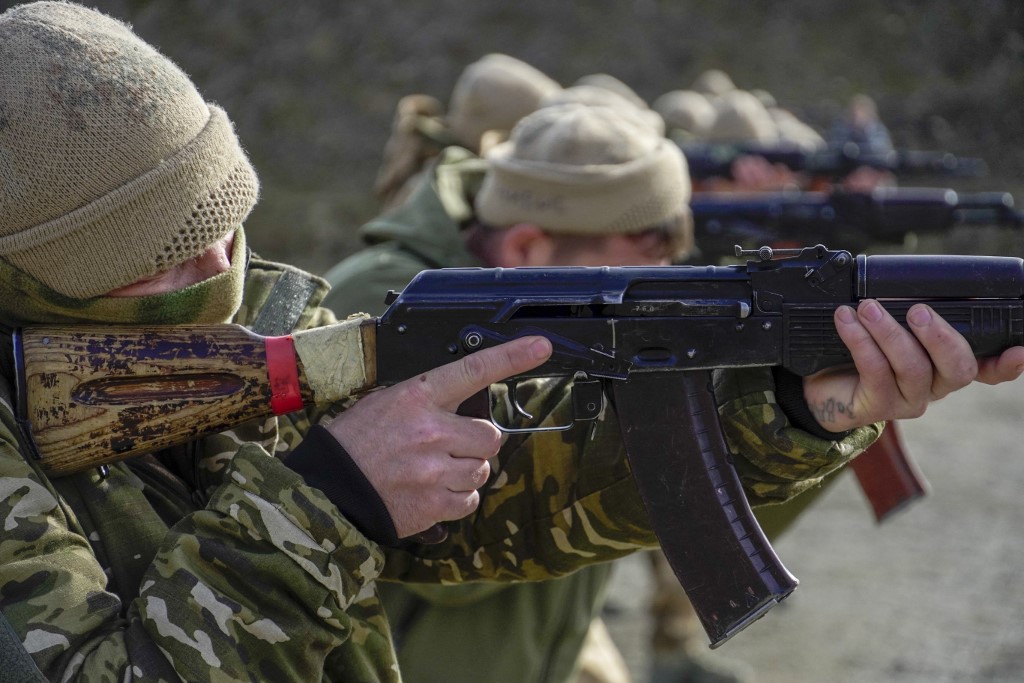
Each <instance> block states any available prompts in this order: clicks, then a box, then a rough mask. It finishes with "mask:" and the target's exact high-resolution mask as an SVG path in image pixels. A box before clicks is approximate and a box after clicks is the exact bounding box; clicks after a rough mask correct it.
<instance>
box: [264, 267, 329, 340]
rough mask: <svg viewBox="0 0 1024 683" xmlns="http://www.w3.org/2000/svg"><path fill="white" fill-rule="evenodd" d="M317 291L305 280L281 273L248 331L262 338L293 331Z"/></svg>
mask: <svg viewBox="0 0 1024 683" xmlns="http://www.w3.org/2000/svg"><path fill="white" fill-rule="evenodd" d="M317 289H318V285H317V283H316V282H314V281H312V280H310V279H309V278H307V277H303V276H302V275H300V274H299V273H297V272H295V271H292V270H283V271H281V275H280V276H279V277H278V278H277V280H276V281H275V282H274V286H273V288H271V290H270V294H269V295H268V296H267V300H266V302H265V303H264V304H263V307H262V308H260V312H259V314H258V315H257V316H256V319H255V320H254V321H253V322H252V325H250V326H249V329H251V330H252V331H253V332H255V333H256V334H260V335H263V336H265V337H279V336H281V335H285V334H288V333H289V332H291V331H292V330H293V329H295V325H297V324H298V322H299V318H301V317H302V313H303V312H304V311H305V310H306V306H307V305H308V304H309V300H310V298H312V296H313V293H314V292H316V291H317Z"/></svg>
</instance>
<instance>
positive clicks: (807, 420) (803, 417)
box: [772, 365, 853, 441]
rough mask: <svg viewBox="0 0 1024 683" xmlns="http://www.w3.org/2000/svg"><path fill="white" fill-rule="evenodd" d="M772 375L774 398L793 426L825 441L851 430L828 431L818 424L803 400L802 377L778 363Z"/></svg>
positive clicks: (838, 438) (832, 439) (773, 368)
mask: <svg viewBox="0 0 1024 683" xmlns="http://www.w3.org/2000/svg"><path fill="white" fill-rule="evenodd" d="M772 376H773V377H774V379H775V400H776V402H778V404H779V406H780V407H781V408H782V412H784V413H786V417H788V418H789V422H790V424H792V425H793V426H794V427H797V428H798V429H802V430H804V431H805V432H808V433H809V434H812V435H813V436H816V437H818V438H819V439H825V440H826V441H840V440H842V439H844V438H846V436H847V435H848V434H849V433H850V431H853V430H848V431H845V432H830V431H828V430H827V429H825V428H824V427H822V426H821V425H820V424H818V421H817V420H816V419H814V414H813V413H811V409H810V408H809V407H808V405H807V401H806V400H804V378H803V377H801V376H800V375H797V374H795V373H792V372H790V371H789V370H786V369H785V368H783V367H781V366H778V365H776V366H774V367H772Z"/></svg>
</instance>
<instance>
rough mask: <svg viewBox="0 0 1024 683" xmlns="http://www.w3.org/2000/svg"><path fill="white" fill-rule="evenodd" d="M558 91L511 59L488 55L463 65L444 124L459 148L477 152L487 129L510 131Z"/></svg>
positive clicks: (540, 75) (551, 82)
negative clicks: (542, 101)
mask: <svg viewBox="0 0 1024 683" xmlns="http://www.w3.org/2000/svg"><path fill="white" fill-rule="evenodd" d="M561 89H562V86H560V85H559V84H558V83H557V82H555V81H554V80H553V79H551V78H550V77H548V76H547V75H545V74H544V73H542V72H541V71H539V70H538V69H536V68H534V67H533V66H530V65H529V64H527V63H526V62H523V61H521V60H519V59H516V58H515V57H511V56H509V55H506V54H500V53H492V54H488V55H485V56H484V57H481V58H480V59H479V60H477V61H475V62H473V63H472V64H470V65H469V66H467V67H466V68H465V69H464V70H463V72H462V74H461V75H460V76H459V79H458V80H457V81H456V83H455V87H454V88H453V90H452V96H451V100H450V101H449V103H448V116H447V123H448V126H449V127H450V128H451V132H452V134H453V135H454V136H455V139H456V140H457V141H458V143H459V144H460V145H462V146H463V147H465V148H466V149H469V150H472V151H474V152H478V151H479V150H480V137H481V136H482V135H483V134H484V133H486V132H487V131H489V130H503V131H509V130H512V127H513V126H514V125H516V122H517V121H519V119H521V118H522V117H524V116H526V115H527V114H529V113H530V112H532V111H534V110H535V109H536V108H537V107H538V106H540V102H541V100H543V99H544V98H545V97H547V96H549V95H551V94H552V93H556V92H558V91H559V90H561Z"/></svg>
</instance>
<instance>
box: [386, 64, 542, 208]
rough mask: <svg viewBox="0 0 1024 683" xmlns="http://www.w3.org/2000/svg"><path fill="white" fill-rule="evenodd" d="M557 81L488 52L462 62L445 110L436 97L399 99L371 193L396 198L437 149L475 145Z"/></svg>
mask: <svg viewBox="0 0 1024 683" xmlns="http://www.w3.org/2000/svg"><path fill="white" fill-rule="evenodd" d="M561 89H562V88H561V86H560V85H559V84H558V83H557V82H555V81H554V80H552V79H551V78H549V77H548V76H547V75H545V74H544V73H542V72H540V71H538V70H537V69H535V68H534V67H532V66H530V65H529V64H527V63H526V62H523V61H520V60H518V59H516V58H515V57H510V56H509V55H505V54H500V53H492V54H488V55H485V56H484V57H481V58H480V59H479V60H477V61H476V62H473V63H472V64H470V65H469V66H467V67H466V68H465V69H464V70H463V71H462V73H461V75H460V76H459V78H458V80H457V81H456V82H455V86H454V88H453V89H452V94H451V98H450V100H449V102H448V111H447V113H445V110H444V106H443V105H442V104H441V102H440V101H438V100H437V98H435V97H432V96H430V95H424V94H414V95H407V96H406V97H403V98H402V99H401V100H399V102H398V106H397V107H396V110H395V118H394V121H393V122H392V127H391V136H390V137H389V139H388V141H387V142H386V143H385V146H384V156H383V160H382V162H381V167H380V169H379V171H378V172H377V180H376V182H375V184H374V193H375V194H376V196H377V199H378V200H380V202H381V205H382V206H383V208H385V209H387V208H390V207H392V206H395V205H397V204H400V203H401V202H402V200H404V199H405V198H406V197H407V196H408V193H409V190H410V188H411V187H412V186H413V185H415V182H416V176H417V174H418V173H419V172H420V171H422V169H423V167H424V165H425V164H426V163H427V162H429V161H430V160H431V159H433V158H434V157H436V156H437V155H438V154H439V153H440V152H441V150H442V149H444V148H445V147H448V146H450V145H459V146H461V147H464V148H466V149H468V150H469V151H471V152H473V153H479V151H480V139H481V137H482V136H483V134H484V132H486V131H489V130H499V131H505V133H506V134H507V133H508V131H510V130H512V127H513V126H514V125H515V124H516V122H517V121H518V120H519V119H521V118H522V117H523V116H525V115H527V114H529V113H530V112H532V111H533V110H535V109H536V108H537V107H538V106H539V105H540V102H541V100H542V99H543V98H545V97H547V96H549V95H551V94H552V93H556V92H558V91H560V90H561Z"/></svg>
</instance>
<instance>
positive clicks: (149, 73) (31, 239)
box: [0, 2, 259, 299]
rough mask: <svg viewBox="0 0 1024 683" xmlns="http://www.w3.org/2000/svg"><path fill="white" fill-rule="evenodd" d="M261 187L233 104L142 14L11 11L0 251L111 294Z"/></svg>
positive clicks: (73, 293)
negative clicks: (211, 90)
mask: <svg viewBox="0 0 1024 683" xmlns="http://www.w3.org/2000/svg"><path fill="white" fill-rule="evenodd" d="M258 189H259V186H258V182H257V179H256V173H255V171H254V170H253V168H252V166H251V165H250V163H249V161H248V159H247V158H246V156H245V153H244V152H243V151H242V149H241V147H240V145H239V142H238V139H237V138H236V137H235V134H234V131H233V130H232V126H231V123H230V122H229V121H228V118H227V116H226V115H225V113H224V112H223V111H222V110H221V109H220V108H218V107H216V106H214V105H210V104H207V103H206V102H204V101H203V98H202V97H201V96H200V94H199V93H198V92H197V91H196V89H195V87H194V86H193V84H192V83H191V81H190V80H189V78H188V77H187V76H186V75H185V74H184V73H183V72H182V71H181V70H180V69H179V68H178V67H177V66H175V65H174V64H173V63H171V62H170V61H169V60H168V59H167V58H166V57H164V56H163V55H161V54H160V53H159V52H157V51H156V50H155V49H153V48H152V47H150V46H149V45H147V44H146V43H145V42H143V41H142V40H140V39H139V38H138V37H137V36H135V35H134V34H133V33H132V32H131V30H130V29H129V27H128V26H126V25H125V24H122V23H121V22H119V21H116V20H114V19H112V18H110V17H107V16H105V15H103V14H101V13H99V12H96V11H94V10H91V9H87V8H85V7H82V6H79V5H75V4H71V3H65V2H35V3H30V4H25V5H19V6H17V7H14V8H12V9H9V10H7V11H6V12H4V13H3V14H0V258H3V259H4V260H6V261H8V262H9V263H11V264H13V265H14V266H15V267H17V268H18V269H20V270H21V271H23V272H25V273H27V274H28V275H30V276H31V277H33V278H36V279H37V280H39V281H40V282H42V283H43V284H45V285H46V286H48V287H49V288H51V289H53V290H54V291H56V292H59V293H60V294H63V295H66V296H69V297H74V298H83V299H84V298H89V297H94V296H98V295H100V294H103V293H105V292H108V291H110V290H113V289H116V288H117V287H121V286H123V285H127V284H129V283H132V282H134V281H136V280H138V279H140V278H142V277H146V276H150V275H154V274H156V273H159V272H162V271H165V270H168V269H170V268H173V267H174V266H176V265H178V264H180V263H183V262H185V261H187V260H189V259H191V258H194V257H196V256H199V255H200V254H202V253H203V252H204V251H206V250H207V249H208V248H209V246H210V245H212V244H213V243H214V242H216V241H217V240H219V239H221V238H222V237H224V236H225V235H227V234H228V233H230V232H231V231H232V230H234V229H235V228H237V227H238V226H239V225H241V223H242V221H243V220H244V219H245V217H246V216H247V215H248V214H249V212H250V211H251V209H252V207H253V205H254V204H255V203H256V198H257V194H258Z"/></svg>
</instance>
